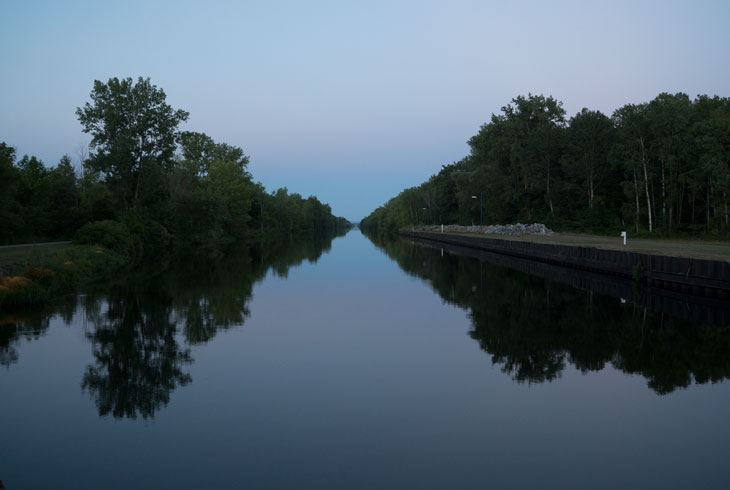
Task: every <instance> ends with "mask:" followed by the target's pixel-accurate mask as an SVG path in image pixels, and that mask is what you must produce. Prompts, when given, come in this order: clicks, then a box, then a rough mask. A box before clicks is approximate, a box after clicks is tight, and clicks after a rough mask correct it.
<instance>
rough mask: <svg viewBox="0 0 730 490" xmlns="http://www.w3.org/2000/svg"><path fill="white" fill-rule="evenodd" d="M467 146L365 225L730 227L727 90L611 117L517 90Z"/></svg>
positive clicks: (660, 99)
mask: <svg viewBox="0 0 730 490" xmlns="http://www.w3.org/2000/svg"><path fill="white" fill-rule="evenodd" d="M469 146H470V148H471V151H470V153H469V155H468V156H466V157H465V158H464V159H462V160H461V161H459V162H456V163H453V164H451V165H445V166H444V167H443V168H442V169H441V171H440V172H439V173H438V174H436V175H434V176H432V177H431V178H430V179H429V180H428V181H426V182H424V183H423V184H421V185H420V186H418V187H412V188H409V189H406V190H404V191H402V192H401V193H400V194H399V195H398V196H396V197H395V198H393V199H391V200H390V201H389V202H388V203H386V204H385V205H384V206H382V207H380V208H378V209H376V210H375V211H373V213H371V214H370V216H368V217H367V218H365V219H364V220H363V221H362V223H361V226H362V227H363V228H365V229H370V230H377V231H379V232H392V231H395V230H397V229H399V228H401V227H405V226H408V225H411V224H442V223H446V224H448V223H458V224H478V223H479V220H480V203H483V204H481V205H482V206H483V214H484V223H485V224H489V223H491V224H495V223H514V222H535V221H539V222H544V223H546V224H548V225H549V226H550V227H552V228H554V229H563V230H580V231H593V232H610V233H613V232H614V231H616V230H619V229H631V230H633V231H634V232H640V233H657V232H659V233H662V234H665V235H668V234H687V235H689V234H692V235H699V234H704V235H710V236H719V237H727V236H728V234H729V233H730V218H729V216H728V200H729V199H730V99H728V98H719V97H708V96H704V95H703V96H699V97H697V98H696V99H695V100H694V101H692V100H690V98H689V97H688V96H687V95H685V94H682V93H678V94H675V95H671V94H667V93H662V94H659V95H658V96H657V97H656V98H655V99H654V100H652V101H651V102H649V103H644V104H628V105H625V106H624V107H621V108H620V109H618V110H616V111H615V112H614V113H613V115H612V117H610V118H609V117H608V116H606V115H604V114H602V113H601V112H599V111H591V110H588V109H583V110H582V111H580V112H579V113H577V114H576V115H575V116H573V117H572V118H570V120H566V114H565V110H564V109H563V107H562V103H561V102H558V101H556V100H555V99H553V98H552V97H545V96H542V95H528V96H527V97H523V96H519V97H517V98H515V99H513V100H512V103H511V104H509V105H506V106H505V107H502V110H501V113H500V114H498V115H492V118H491V121H490V122H488V123H487V124H484V125H483V126H482V127H481V129H480V131H479V133H478V134H476V135H475V136H473V137H472V138H471V139H470V140H469Z"/></svg>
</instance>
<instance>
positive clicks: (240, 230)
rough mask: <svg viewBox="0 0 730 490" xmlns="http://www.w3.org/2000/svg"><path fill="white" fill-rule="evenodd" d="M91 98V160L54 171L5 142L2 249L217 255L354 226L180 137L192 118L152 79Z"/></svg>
mask: <svg viewBox="0 0 730 490" xmlns="http://www.w3.org/2000/svg"><path fill="white" fill-rule="evenodd" d="M90 98H91V101H90V102H86V104H85V105H84V106H83V107H79V108H77V110H76V115H77V117H78V119H79V122H80V123H81V125H82V127H83V131H84V132H85V133H88V134H90V135H91V137H92V140H91V143H90V145H89V149H90V150H91V152H90V153H88V154H86V152H85V151H83V152H82V155H80V158H79V160H80V162H79V164H78V165H76V166H74V163H73V160H72V159H71V157H70V156H68V155H64V156H63V157H61V159H60V161H59V162H58V164H57V165H56V166H55V167H53V168H48V167H46V165H44V163H43V162H41V161H40V160H39V159H37V158H36V157H33V156H30V157H29V156H27V155H26V156H23V157H22V158H18V157H17V155H16V151H15V149H14V148H13V147H12V146H10V145H9V144H7V143H4V142H0V224H1V226H0V244H12V243H23V242H31V241H45V240H60V239H69V238H71V237H74V236H76V237H77V238H79V239H81V240H82V241H84V240H86V241H94V240H95V241H104V240H106V241H107V242H109V244H110V245H114V244H119V243H122V244H123V245H124V246H125V247H128V248H129V250H125V251H130V252H139V251H140V250H141V249H143V248H145V246H146V247H147V249H150V248H153V249H154V248H158V247H160V246H168V245H170V244H171V243H172V244H174V245H176V246H184V247H187V248H192V249H217V248H220V247H222V246H225V245H228V244H231V243H234V242H237V241H240V240H250V239H257V240H258V239H264V238H274V237H281V236H293V235H297V234H302V233H323V232H327V233H330V232H335V231H338V230H342V229H344V228H346V227H347V226H349V222H348V221H347V220H346V219H345V218H338V217H336V216H334V215H333V214H332V210H331V208H330V206H329V205H328V204H324V203H322V202H320V201H319V200H318V199H317V198H316V197H314V196H310V197H307V198H305V197H303V196H301V195H300V194H297V193H290V192H289V191H288V190H287V189H286V188H283V189H278V190H276V191H274V192H271V193H269V192H267V191H266V189H265V188H264V187H263V185H262V184H261V183H257V182H254V180H253V178H252V175H251V174H250V172H249V171H248V164H249V157H248V156H247V155H246V154H245V153H244V151H243V150H242V149H241V148H239V147H236V146H232V145H229V144H227V143H222V142H216V141H214V140H213V139H212V138H211V137H210V136H208V135H206V134H204V133H199V132H193V131H179V130H178V126H179V125H180V123H182V122H184V121H186V120H187V118H188V116H189V114H188V113H187V112H185V111H183V110H179V109H177V110H176V109H173V108H172V107H171V106H170V105H169V104H167V102H166V95H165V92H164V91H163V90H162V89H161V88H158V87H156V86H155V85H153V84H152V83H151V82H150V79H149V78H147V79H143V78H141V77H140V78H139V79H137V81H136V82H135V81H133V80H132V79H131V78H126V79H121V80H120V79H117V78H111V79H109V81H108V82H107V83H102V82H100V81H95V82H94V87H93V89H92V91H91V97H90Z"/></svg>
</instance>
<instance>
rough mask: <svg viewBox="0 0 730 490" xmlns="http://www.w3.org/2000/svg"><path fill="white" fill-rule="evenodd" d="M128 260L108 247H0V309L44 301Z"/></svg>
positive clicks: (114, 268) (118, 266) (124, 263)
mask: <svg viewBox="0 0 730 490" xmlns="http://www.w3.org/2000/svg"><path fill="white" fill-rule="evenodd" d="M128 261H129V260H128V259H127V258H126V257H123V256H121V255H119V254H117V253H115V252H113V251H111V250H108V249H105V248H101V247H96V246H91V245H75V244H60V245H48V246H32V247H12V248H5V249H0V311H1V310H6V309H8V308H11V307H13V306H18V305H25V304H33V303H38V302H41V301H46V300H48V299H50V298H52V297H54V296H58V295H60V294H64V293H67V292H70V291H72V290H73V289H74V288H75V287H77V286H78V285H80V284H84V283H88V282H91V281H94V280H97V279H99V278H102V277H104V276H107V275H109V274H111V273H113V272H114V271H116V270H118V269H120V268H121V267H123V266H124V265H126V264H127V263H128Z"/></svg>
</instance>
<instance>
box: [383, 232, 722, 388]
mask: <svg viewBox="0 0 730 490" xmlns="http://www.w3.org/2000/svg"><path fill="white" fill-rule="evenodd" d="M371 239H372V240H373V241H374V243H375V244H376V245H377V246H378V247H379V248H381V249H382V250H383V251H384V252H385V253H386V254H387V255H388V256H389V257H390V258H392V259H393V260H395V261H396V262H397V263H398V265H399V266H400V267H401V269H403V270H404V271H405V272H406V273H408V274H410V275H413V276H416V277H419V278H421V279H424V280H426V281H427V282H428V283H429V284H430V285H431V287H432V288H433V289H434V291H436V292H437V293H438V294H439V295H440V296H441V297H442V298H443V299H444V300H445V301H447V302H449V303H452V304H455V305H458V306H460V307H462V308H464V309H466V310H468V311H469V316H470V318H471V324H472V325H471V330H470V332H469V335H470V336H471V337H472V338H473V339H474V340H476V341H477V342H478V343H479V346H480V347H481V348H482V349H483V350H484V351H485V352H487V353H488V354H489V355H491V358H492V362H493V363H495V364H498V365H500V366H501V369H502V371H504V372H505V373H507V374H509V375H511V376H512V377H513V379H515V380H516V381H518V382H527V383H541V382H545V381H552V380H554V379H556V378H558V377H560V375H561V373H562V372H563V371H564V369H565V367H566V365H567V364H568V363H570V364H572V365H574V366H575V367H576V368H577V369H579V370H580V371H582V372H584V373H585V372H590V371H598V370H601V369H603V368H604V367H605V366H606V364H611V365H613V366H614V367H616V368H617V369H620V370H622V371H624V372H626V373H632V374H634V373H635V374H641V375H642V376H644V377H645V378H646V379H647V380H648V385H649V387H650V388H651V389H653V390H654V391H656V392H657V393H660V394H666V393H670V392H672V391H674V390H675V389H677V388H686V387H688V386H689V385H690V384H691V383H692V382H693V381H694V382H696V383H707V382H718V381H722V380H724V379H727V378H728V377H730V330H729V329H728V328H723V327H718V326H713V325H707V324H699V323H694V322H690V321H688V320H684V319H681V318H677V317H673V316H670V315H669V314H666V313H654V312H651V311H649V310H648V309H646V308H644V307H642V306H638V305H635V304H631V303H626V304H622V302H621V301H619V300H618V299H617V298H612V297H609V296H604V295H600V294H597V293H593V292H591V291H586V290H581V289H576V288H574V287H572V286H569V285H566V284H562V283H559V282H556V281H553V280H550V279H546V278H541V277H537V276H534V275H529V274H526V273H523V272H519V271H517V270H512V269H509V268H505V267H500V266H495V265H491V264H489V263H486V262H483V261H480V260H479V259H477V258H473V257H467V256H462V255H457V254H451V253H445V254H443V255H442V253H441V251H440V250H438V249H434V248H431V247H426V246H422V245H418V244H414V243H411V242H407V241H404V240H400V239H388V238H383V237H377V238H376V237H371Z"/></svg>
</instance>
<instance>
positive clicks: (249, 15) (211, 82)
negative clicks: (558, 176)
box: [0, 0, 730, 221]
mask: <svg viewBox="0 0 730 490" xmlns="http://www.w3.org/2000/svg"><path fill="white" fill-rule="evenodd" d="M729 23H730V1H693V2H689V1H653V2H652V1H637V0H634V1H615V0H614V1H605V2H598V1H596V2H589V1H574V2H566V1H562V2H559V1H544V2H542V1H541V2H525V1H513V2H512V1H510V2H508V1H505V0H501V1H496V2H489V1H473V2H472V1H454V0H452V1H437V2H429V1H413V2H411V1H408V2H406V1H403V2H399V1H397V0H391V1H384V2H380V1H374V0H369V1H367V2H365V1H362V2H346V1H332V2H323V1H315V0H308V1H301V2H277V1H273V0H271V1H261V2H256V1H230V2H214V1H208V2H202V1H197V2H188V1H171V2H156V1H154V0H146V1H134V0H126V1H123V2H121V1H120V2H100V1H98V0H96V1H69V2H64V1H33V0H5V1H3V2H2V3H0V66H1V67H2V69H1V70H0V141H5V142H7V143H8V144H10V145H12V146H15V147H16V148H17V150H18V153H19V154H21V155H22V154H24V153H28V154H33V155H36V156H38V157H39V158H41V159H43V161H44V162H45V163H46V164H47V165H50V166H53V165H55V164H56V163H57V162H58V160H59V158H60V157H61V155H63V154H64V153H68V154H70V155H71V156H73V157H75V156H76V150H77V148H78V147H79V145H81V144H85V143H87V142H88V141H89V138H88V136H87V135H85V134H84V133H82V132H81V126H80V125H79V123H78V121H77V119H76V116H75V114H74V110H75V108H76V107H77V106H81V105H83V104H84V102H86V101H87V100H88V97H89V93H90V91H91V88H92V84H93V81H94V80H95V79H98V80H102V81H104V82H106V81H107V80H108V79H109V78H110V77H120V78H121V77H128V76H129V77H133V78H135V79H136V78H137V77H138V76H143V77H150V78H151V81H152V83H154V84H155V85H157V86H158V87H161V88H163V89H164V90H165V92H166V93H167V96H168V102H169V103H170V104H171V105H172V106H173V107H174V108H181V109H185V110H187V111H189V112H190V119H189V120H188V122H187V123H185V124H184V126H183V127H182V129H185V130H191V131H200V132H205V133H207V134H208V135H210V136H212V137H213V138H214V139H215V140H216V141H221V142H226V143H229V144H232V145H236V146H240V147H242V148H243V149H244V150H245V152H246V153H247V154H248V155H250V156H251V165H250V170H251V172H252V173H253V175H254V178H255V179H256V180H258V181H261V182H262V183H263V184H264V185H265V186H266V187H267V189H269V190H274V189H275V188H277V187H281V186H287V187H288V188H289V190H290V191H292V192H299V193H301V194H303V195H304V196H305V197H306V196H308V195H316V196H318V197H319V198H320V200H322V201H324V202H328V203H330V204H331V205H332V208H333V211H334V213H335V214H337V215H340V216H345V217H347V218H349V219H351V220H354V221H359V220H360V218H362V217H364V216H366V215H367V214H369V213H370V211H372V210H373V209H374V208H376V207H377V206H380V205H381V204H383V203H384V202H386V201H387V200H388V199H389V198H390V197H392V196H394V195H396V194H397V193H398V192H400V191H401V190H402V189H404V188H406V187H411V186H413V185H418V184H420V183H421V182H422V181H423V180H425V179H426V178H428V176H430V175H431V174H433V173H435V172H437V171H438V170H439V169H440V167H441V165H444V164H449V163H452V162H454V161H458V160H460V159H461V158H462V157H464V156H465V155H466V154H467V153H468V146H467V144H466V141H467V140H468V139H469V137H471V136H472V135H474V134H475V133H476V132H477V131H478V130H479V126H480V125H481V124H483V123H484V122H486V121H488V119H489V117H490V115H491V114H492V113H495V112H499V110H500V107H502V106H503V105H505V104H507V103H508V102H509V101H510V99H511V98H512V97H515V96H517V95H520V94H527V93H528V92H532V93H537V94H545V95H552V96H553V97H555V98H557V99H558V100H561V101H563V103H564V107H565V109H566V110H567V112H568V114H569V115H573V114H575V113H576V112H577V111H579V110H580V109H581V108H582V107H589V108H591V109H599V110H601V111H603V112H604V113H606V114H609V115H610V114H611V112H613V110H615V109H616V108H618V107H620V106H621V105H623V104H626V103H629V102H645V101H649V100H650V99H652V98H653V97H655V96H656V95H657V94H659V93H660V92H672V93H674V92H679V91H681V92H686V93H688V94H689V95H690V96H691V97H694V96H696V95H697V94H700V93H707V94H710V95H721V96H730V28H728V25H729Z"/></svg>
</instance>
